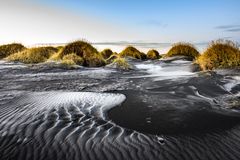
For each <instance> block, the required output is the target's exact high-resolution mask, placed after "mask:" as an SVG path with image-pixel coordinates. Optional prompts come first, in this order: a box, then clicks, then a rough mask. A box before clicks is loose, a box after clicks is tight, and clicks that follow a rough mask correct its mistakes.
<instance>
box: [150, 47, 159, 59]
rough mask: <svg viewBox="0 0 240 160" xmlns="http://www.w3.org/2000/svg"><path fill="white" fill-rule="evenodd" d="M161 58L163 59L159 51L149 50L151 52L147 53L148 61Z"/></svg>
mask: <svg viewBox="0 0 240 160" xmlns="http://www.w3.org/2000/svg"><path fill="white" fill-rule="evenodd" d="M159 58H161V56H160V55H159V52H158V51H156V50H154V49H152V50H149V51H148V52H147V59H152V60H154V59H159Z"/></svg>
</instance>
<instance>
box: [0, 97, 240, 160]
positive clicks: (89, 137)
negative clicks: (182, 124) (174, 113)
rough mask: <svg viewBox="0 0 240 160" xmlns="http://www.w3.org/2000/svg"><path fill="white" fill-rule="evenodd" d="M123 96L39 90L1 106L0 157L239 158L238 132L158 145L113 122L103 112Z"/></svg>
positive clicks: (151, 137)
mask: <svg viewBox="0 0 240 160" xmlns="http://www.w3.org/2000/svg"><path fill="white" fill-rule="evenodd" d="M125 98H126V97H125V96H124V95H123V94H111V93H90V92H82V93H79V92H70V93H69V92H39V93H30V94H25V95H23V96H20V97H19V98H17V99H15V100H14V101H13V100H11V101H10V102H9V103H7V104H6V103H4V104H3V105H2V106H0V107H1V112H0V159H1V160H4V159H19V160H23V159H24V160H48V159H49V160H52V159H57V160H66V159H68V160H75V159H83V160H118V159H119V160H131V159H132V160H135V159H136V160H142V159H144V160H145V159H150V160H155V159H156V160H157V159H163V160H164V159H167V160H168V159H169V160H172V159H179V160H181V159H182V160H187V159H196V160H198V159H206V158H207V159H221V160H222V159H239V157H240V153H239V151H240V145H239V144H240V135H239V134H238V133H239V128H235V129H234V130H235V132H234V130H233V131H231V132H230V131H226V132H224V133H217V134H216V133H207V134H205V135H203V136H195V135H188V136H184V135H183V136H164V137H163V138H164V140H165V141H164V143H162V142H161V143H160V141H159V140H162V137H161V136H156V135H148V134H143V133H139V132H136V131H133V130H129V129H125V128H122V127H120V126H118V125H116V124H114V123H113V122H111V121H109V120H108V118H107V115H106V113H107V111H108V110H109V109H111V108H112V107H116V106H118V105H120V104H121V103H122V102H123V101H124V100H125ZM236 130H238V131H236Z"/></svg>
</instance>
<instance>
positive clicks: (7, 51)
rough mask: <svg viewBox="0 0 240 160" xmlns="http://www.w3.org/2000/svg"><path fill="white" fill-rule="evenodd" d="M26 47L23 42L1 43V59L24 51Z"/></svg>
mask: <svg viewBox="0 0 240 160" xmlns="http://www.w3.org/2000/svg"><path fill="white" fill-rule="evenodd" d="M24 49H26V47H24V46H23V45H22V44H19V43H12V44H7V45H1V46H0V59H2V58H6V57H7V56H10V55H11V54H14V53H17V52H20V51H23V50H24Z"/></svg>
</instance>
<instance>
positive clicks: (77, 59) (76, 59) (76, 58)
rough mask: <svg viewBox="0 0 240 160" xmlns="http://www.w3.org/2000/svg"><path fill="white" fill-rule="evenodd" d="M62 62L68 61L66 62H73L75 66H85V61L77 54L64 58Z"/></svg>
mask: <svg viewBox="0 0 240 160" xmlns="http://www.w3.org/2000/svg"><path fill="white" fill-rule="evenodd" d="M62 61H66V62H67V61H68V62H69V61H72V62H73V63H74V64H77V65H83V63H84V60H83V59H82V58H81V57H79V56H77V55H76V54H75V53H72V54H68V55H65V56H63V60H62Z"/></svg>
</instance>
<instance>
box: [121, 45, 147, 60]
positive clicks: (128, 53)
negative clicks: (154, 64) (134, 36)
mask: <svg viewBox="0 0 240 160" xmlns="http://www.w3.org/2000/svg"><path fill="white" fill-rule="evenodd" d="M119 55H120V56H121V57H132V58H136V59H141V60H144V59H146V58H147V56H146V54H144V53H142V52H140V51H139V50H137V49H136V48H134V47H133V46H128V47H127V48H125V49H124V50H123V51H122V52H121V53H120V54H119Z"/></svg>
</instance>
